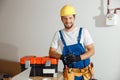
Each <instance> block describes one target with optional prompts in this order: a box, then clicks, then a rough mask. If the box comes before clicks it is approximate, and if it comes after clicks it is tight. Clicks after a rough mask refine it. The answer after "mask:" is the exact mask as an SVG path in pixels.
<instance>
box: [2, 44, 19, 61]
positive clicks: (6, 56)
mask: <svg viewBox="0 0 120 80" xmlns="http://www.w3.org/2000/svg"><path fill="white" fill-rule="evenodd" d="M0 59H3V60H10V61H16V62H18V48H17V47H16V46H14V45H11V44H7V43H1V42H0Z"/></svg>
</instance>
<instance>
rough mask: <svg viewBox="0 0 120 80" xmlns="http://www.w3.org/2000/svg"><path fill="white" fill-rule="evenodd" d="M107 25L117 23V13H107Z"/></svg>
mask: <svg viewBox="0 0 120 80" xmlns="http://www.w3.org/2000/svg"><path fill="white" fill-rule="evenodd" d="M106 25H117V15H116V14H113V13H110V14H107V16H106Z"/></svg>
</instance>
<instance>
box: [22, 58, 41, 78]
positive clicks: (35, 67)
mask: <svg viewBox="0 0 120 80" xmlns="http://www.w3.org/2000/svg"><path fill="white" fill-rule="evenodd" d="M20 64H21V71H24V70H25V69H27V68H28V67H32V68H31V72H30V76H41V75H42V74H41V73H42V72H41V71H42V70H41V69H40V68H41V57H36V56H24V57H22V58H20Z"/></svg>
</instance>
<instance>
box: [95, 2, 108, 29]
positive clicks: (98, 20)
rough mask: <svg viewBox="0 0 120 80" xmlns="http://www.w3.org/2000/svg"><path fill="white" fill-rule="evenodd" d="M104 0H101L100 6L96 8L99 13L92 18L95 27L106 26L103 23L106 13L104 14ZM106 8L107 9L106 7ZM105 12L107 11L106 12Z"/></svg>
mask: <svg viewBox="0 0 120 80" xmlns="http://www.w3.org/2000/svg"><path fill="white" fill-rule="evenodd" d="M103 1H104V0H101V4H100V5H101V6H100V7H99V8H98V9H99V10H100V15H98V16H95V17H93V19H94V20H95V26H96V27H104V26H107V25H106V24H105V21H106V14H104V5H103V4H104V3H103ZM106 10H107V9H106ZM106 13H107V12H106Z"/></svg>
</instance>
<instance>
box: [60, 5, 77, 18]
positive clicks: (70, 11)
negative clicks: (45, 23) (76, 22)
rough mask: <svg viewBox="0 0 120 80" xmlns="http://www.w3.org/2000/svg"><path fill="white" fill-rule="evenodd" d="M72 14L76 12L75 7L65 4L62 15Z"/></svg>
mask: <svg viewBox="0 0 120 80" xmlns="http://www.w3.org/2000/svg"><path fill="white" fill-rule="evenodd" d="M72 14H76V12H75V9H74V7H72V6H71V5H65V6H63V7H62V8H61V11H60V16H68V15H72Z"/></svg>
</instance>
